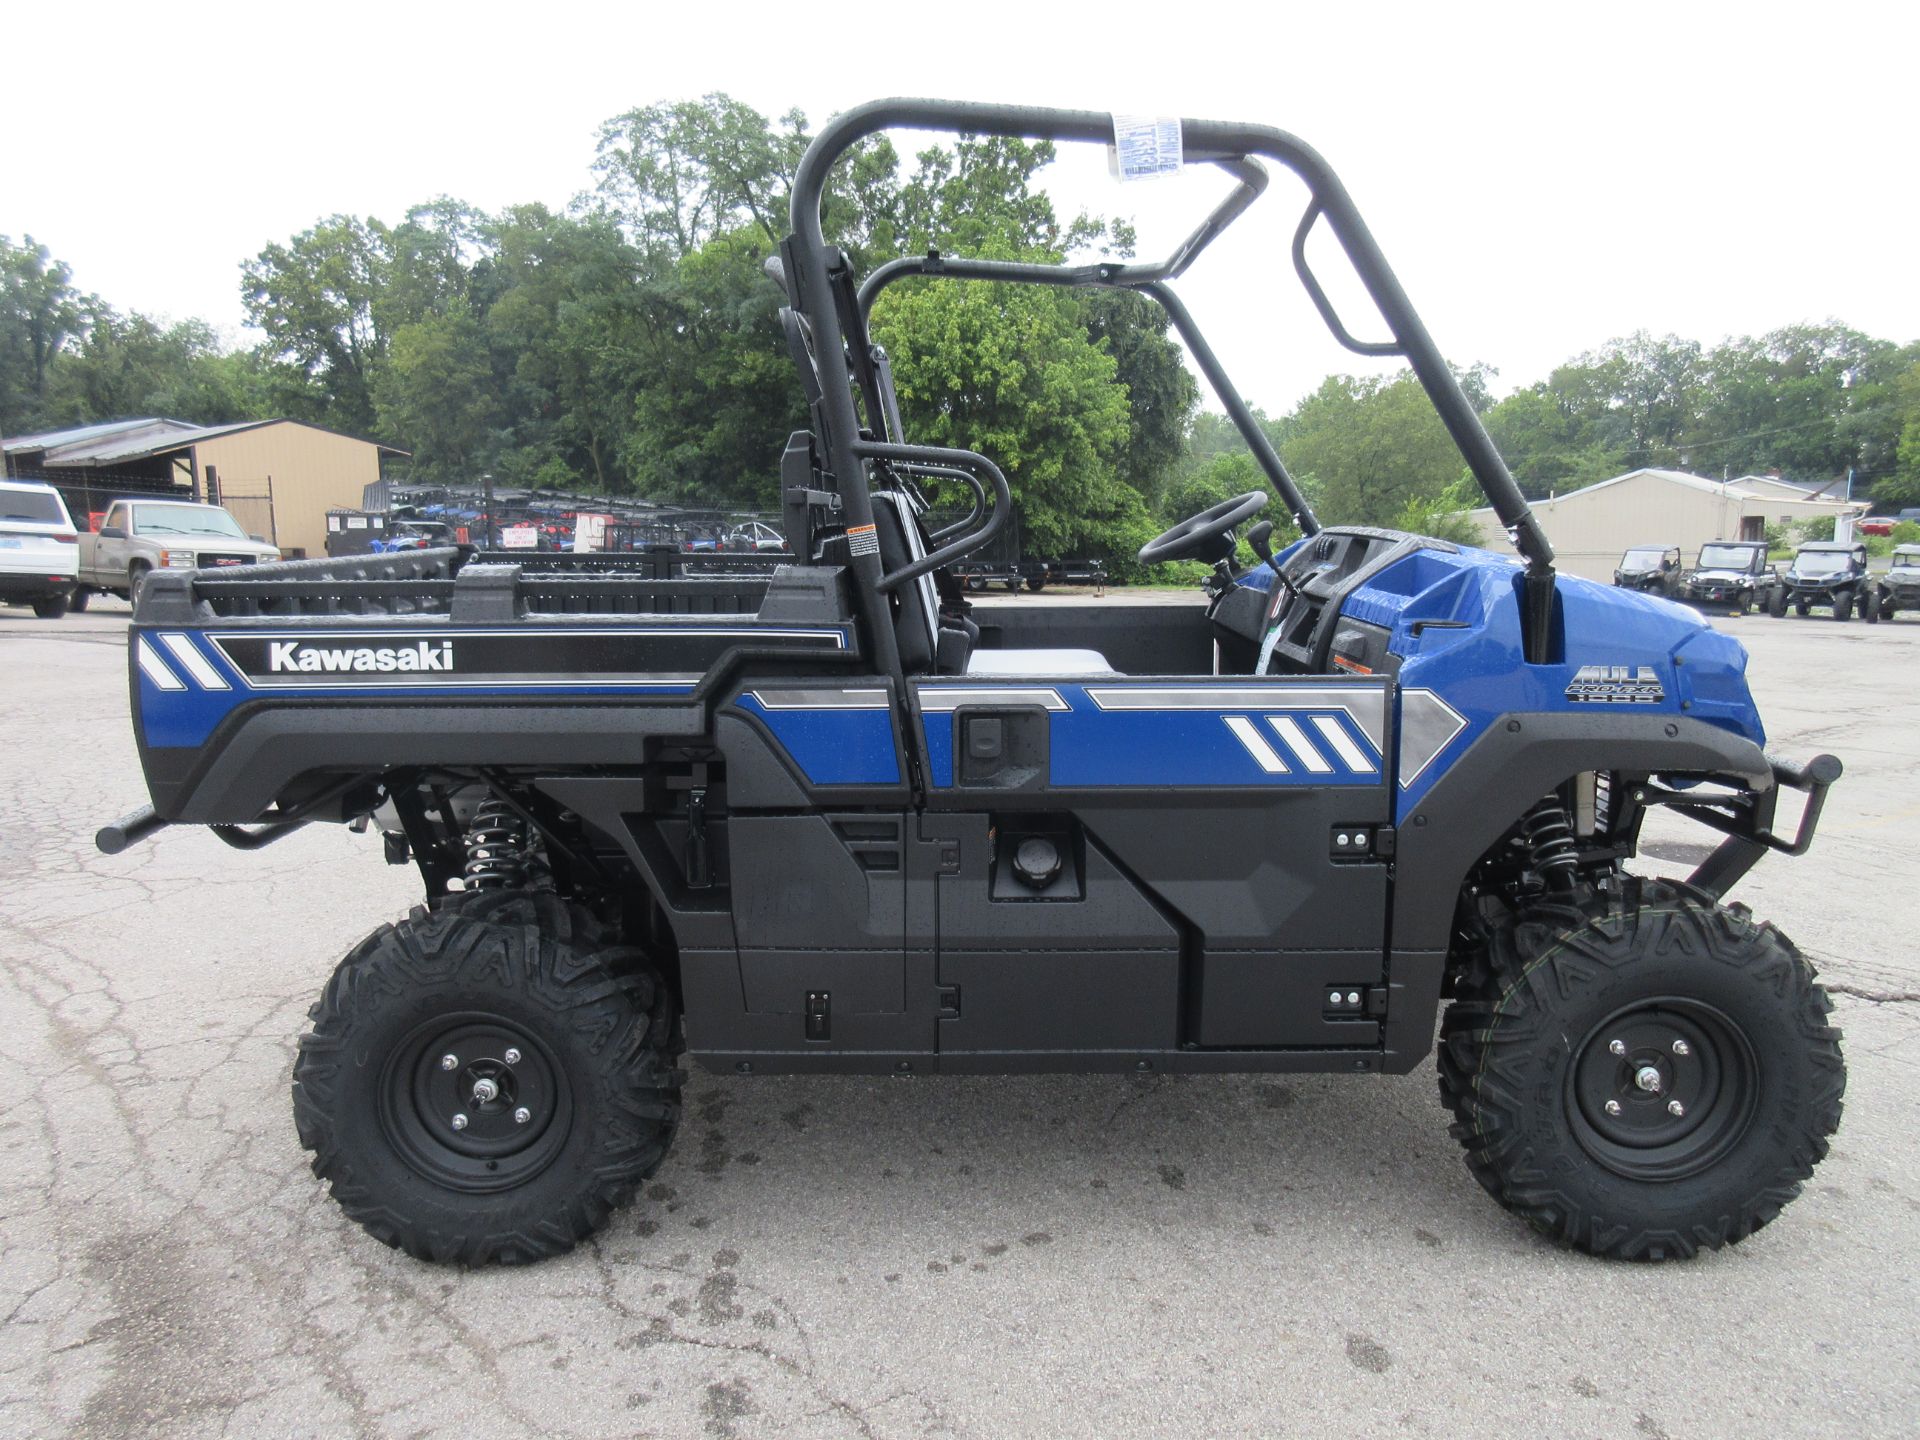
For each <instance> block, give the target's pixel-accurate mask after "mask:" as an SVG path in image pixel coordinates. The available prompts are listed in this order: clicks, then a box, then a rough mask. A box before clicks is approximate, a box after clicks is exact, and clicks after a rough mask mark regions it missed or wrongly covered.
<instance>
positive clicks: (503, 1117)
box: [293, 910, 681, 1265]
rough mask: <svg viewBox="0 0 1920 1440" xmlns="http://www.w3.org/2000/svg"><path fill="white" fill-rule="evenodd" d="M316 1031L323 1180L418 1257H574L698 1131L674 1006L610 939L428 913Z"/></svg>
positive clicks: (344, 987) (346, 991)
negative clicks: (683, 1108)
mask: <svg viewBox="0 0 1920 1440" xmlns="http://www.w3.org/2000/svg"><path fill="white" fill-rule="evenodd" d="M500 918H501V919H502V920H503V921H504V920H507V919H509V918H514V917H512V916H511V915H510V914H509V913H507V912H500ZM312 1020H313V1027H312V1029H311V1030H309V1031H308V1032H307V1033H306V1034H305V1035H303V1036H302V1037H301V1039H300V1053H299V1055H298V1057H297V1059H296V1060H295V1062H294V1069H293V1110H294V1123H295V1125H296V1127H297V1128H298V1131H299V1135H300V1143H301V1144H302V1145H304V1146H305V1147H306V1148H307V1149H308V1150H311V1151H312V1152H313V1173H314V1174H315V1175H317V1176H319V1177H320V1178H321V1179H323V1180H326V1181H327V1182H328V1183H329V1184H330V1186H331V1187H332V1192H333V1197H334V1199H335V1200H337V1201H339V1203H340V1206H341V1208H342V1209H343V1210H345V1211H346V1213H347V1214H348V1216H350V1217H351V1218H352V1219H353V1220H355V1221H357V1222H358V1223H359V1224H360V1225H361V1226H362V1227H363V1228H365V1229H366V1231H367V1232H368V1233H369V1234H370V1235H372V1236H373V1237H374V1238H375V1239H377V1240H380V1241H382V1242H383V1243H385V1244H388V1245H392V1246H395V1247H396V1248H398V1249H401V1250H405V1251H406V1252H407V1253H408V1254H409V1255H413V1256H415V1257H416V1258H418V1259H422V1260H442V1261H458V1262H460V1263H463V1264H470V1265H471V1264H481V1263H485V1262H490V1261H499V1262H502V1263H509V1264H510V1263H515V1262H523V1261H529V1260H538V1259H542V1258H544V1257H546V1256H549V1255H557V1254H560V1253H562V1252H563V1251H566V1250H570V1249H572V1248H573V1246H574V1244H575V1243H576V1242H578V1241H580V1240H582V1239H584V1238H586V1237H587V1236H588V1235H590V1234H592V1233H593V1232H594V1231H595V1230H597V1229H599V1228H600V1226H601V1225H603V1224H604V1223H605V1222H606V1219H607V1217H608V1215H609V1214H610V1213H611V1212H612V1210H613V1209H614V1207H615V1206H617V1205H621V1204H624V1203H625V1202H626V1201H627V1199H628V1198H630V1197H631V1196H632V1194H633V1192H634V1190H635V1188H636V1187H637V1186H638V1185H639V1183H640V1182H641V1181H642V1180H644V1179H645V1178H646V1177H647V1176H648V1175H650V1174H652V1173H653V1171H654V1169H655V1168H656V1167H657V1166H658V1165H659V1164H660V1162H661V1160H662V1159H663V1158H664V1157H665V1155H666V1152H667V1148H668V1146H669V1145H671V1144H672V1141H673V1134H674V1130H675V1129H676V1127H677V1126H678V1123H679V1118H680V1105H679V1091H680V1081H681V1076H680V1074H679V1073H678V1072H677V1071H676V1070H675V1069H674V1068H673V1065H672V1058H671V1057H672V1053H673V1032H674V1015H673V1007H672V1002H671V999H670V998H669V997H668V995H667V994H666V991H665V988H664V987H663V986H662V985H661V984H660V982H659V980H658V978H657V977H656V976H655V975H654V974H653V972H651V971H650V970H648V969H646V968H645V967H644V962H643V958H642V957H641V956H640V954H639V953H638V952H637V951H633V950H628V949H622V948H619V947H614V946H609V945H605V944H603V943H601V942H600V940H599V937H598V934H597V927H591V926H580V927H575V928H574V929H573V931H572V932H571V933H570V934H567V935H562V936H556V935H555V934H554V933H553V932H552V930H551V929H549V928H545V927H542V926H540V925H538V924H536V923H524V924H513V923H494V922H493V921H492V920H490V919H480V918H474V917H473V916H471V915H469V914H463V913H460V912H459V911H457V910H455V911H452V912H446V913H439V914H431V915H430V914H428V913H427V912H426V911H424V910H415V911H414V912H413V915H412V916H411V917H410V918H408V919H406V920H403V921H401V922H400V924H398V925H395V926H383V927H381V928H380V929H379V930H377V931H375V932H374V933H373V934H372V935H370V936H368V937H367V939H366V940H364V941H362V942H361V943H360V944H359V945H358V946H357V947H355V948H354V950H353V951H352V952H351V953H349V954H348V956H347V958H346V959H345V960H343V961H342V962H341V964H340V967H339V969H338V970H336V971H335V972H334V976H333V979H332V980H331V981H330V982H329V984H328V985H327V988H326V991H325V993H324V994H323V995H322V996H321V998H320V1000H319V1002H318V1003H317V1004H315V1006H314V1007H313V1010H312ZM449 1060H450V1061H451V1062H452V1063H451V1064H449V1063H447V1062H448V1061H449Z"/></svg>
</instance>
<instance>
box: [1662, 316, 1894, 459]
mask: <svg viewBox="0 0 1920 1440" xmlns="http://www.w3.org/2000/svg"><path fill="white" fill-rule="evenodd" d="M1895 354H1896V348H1895V347H1894V346H1892V345H1890V344H1888V343H1887V342H1886V341H1883V340H1874V339H1872V338H1870V337H1869V336H1866V335H1863V334H1861V333H1860V332H1859V331H1858V330H1853V329H1850V328H1848V327H1847V326H1844V325H1839V324H1836V323H1832V322H1829V323H1828V324H1825V325H1790V326H1787V327H1785V328H1783V329H1780V330H1774V331H1771V332H1769V333H1768V334H1766V335H1762V336H1759V337H1758V338H1755V337H1752V336H1743V337H1742V338H1740V339H1738V340H1730V341H1728V342H1727V343H1726V344H1724V345H1721V346H1719V347H1718V348H1716V349H1715V350H1713V351H1711V352H1710V353H1709V354H1708V355H1707V357H1706V363H1705V366H1704V377H1703V378H1704V384H1703V393H1702V395H1701V397H1700V404H1699V418H1698V420H1697V421H1696V422H1695V424H1694V425H1693V426H1692V427H1691V428H1690V432H1689V434H1688V436H1687V449H1688V453H1689V455H1690V456H1693V457H1695V463H1696V464H1702V465H1704V466H1705V467H1706V468H1707V469H1708V470H1709V471H1719V472H1730V473H1732V474H1735V475H1740V474H1748V473H1753V472H1758V471H1765V470H1770V469H1777V470H1780V471H1781V472H1783V473H1784V474H1788V475H1792V476H1795V477H1797V478H1801V479H1808V480H1812V479H1822V480H1827V479H1833V478H1835V477H1836V476H1840V475H1844V474H1845V473H1846V472H1847V470H1848V469H1849V468H1851V467H1853V466H1854V465H1855V464H1856V463H1857V462H1858V461H1859V459H1860V450H1861V446H1862V442H1863V440H1865V439H1867V438H1869V436H1868V435H1866V434H1863V433H1862V430H1861V428H1860V427H1858V426H1853V425H1849V424H1848V416H1849V414H1850V413H1851V412H1852V411H1854V410H1855V409H1856V401H1857V396H1858V390H1857V389H1856V386H1857V385H1858V383H1859V382H1861V381H1863V380H1869V379H1871V378H1873V377H1874V376H1875V375H1876V374H1877V373H1878V372H1879V371H1880V370H1881V369H1882V368H1883V367H1884V366H1885V362H1888V361H1890V360H1892V359H1893V357H1894V356H1895Z"/></svg>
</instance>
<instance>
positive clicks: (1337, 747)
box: [1313, 715, 1377, 775]
mask: <svg viewBox="0 0 1920 1440" xmlns="http://www.w3.org/2000/svg"><path fill="white" fill-rule="evenodd" d="M1313 728H1314V729H1316V730H1318V731H1319V732H1320V738H1321V739H1323V740H1325V741H1326V742H1327V744H1329V745H1331V746H1332V747H1333V753H1334V754H1336V755H1338V756H1339V757H1340V758H1341V759H1342V760H1344V761H1346V762H1347V768H1348V769H1350V770H1352V771H1354V772H1355V773H1356V774H1360V775H1372V774H1374V773H1375V770H1376V768H1377V767H1376V766H1375V765H1374V763H1373V761H1371V760H1369V759H1368V758H1367V753H1366V751H1364V750H1362V749H1361V748H1360V747H1359V746H1358V745H1356V744H1354V743H1353V737H1352V736H1351V735H1349V734H1347V732H1346V730H1345V728H1344V727H1343V726H1342V725H1341V724H1340V722H1339V721H1338V720H1336V719H1334V718H1333V717H1332V716H1331V715H1316V716H1314V717H1313Z"/></svg>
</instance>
